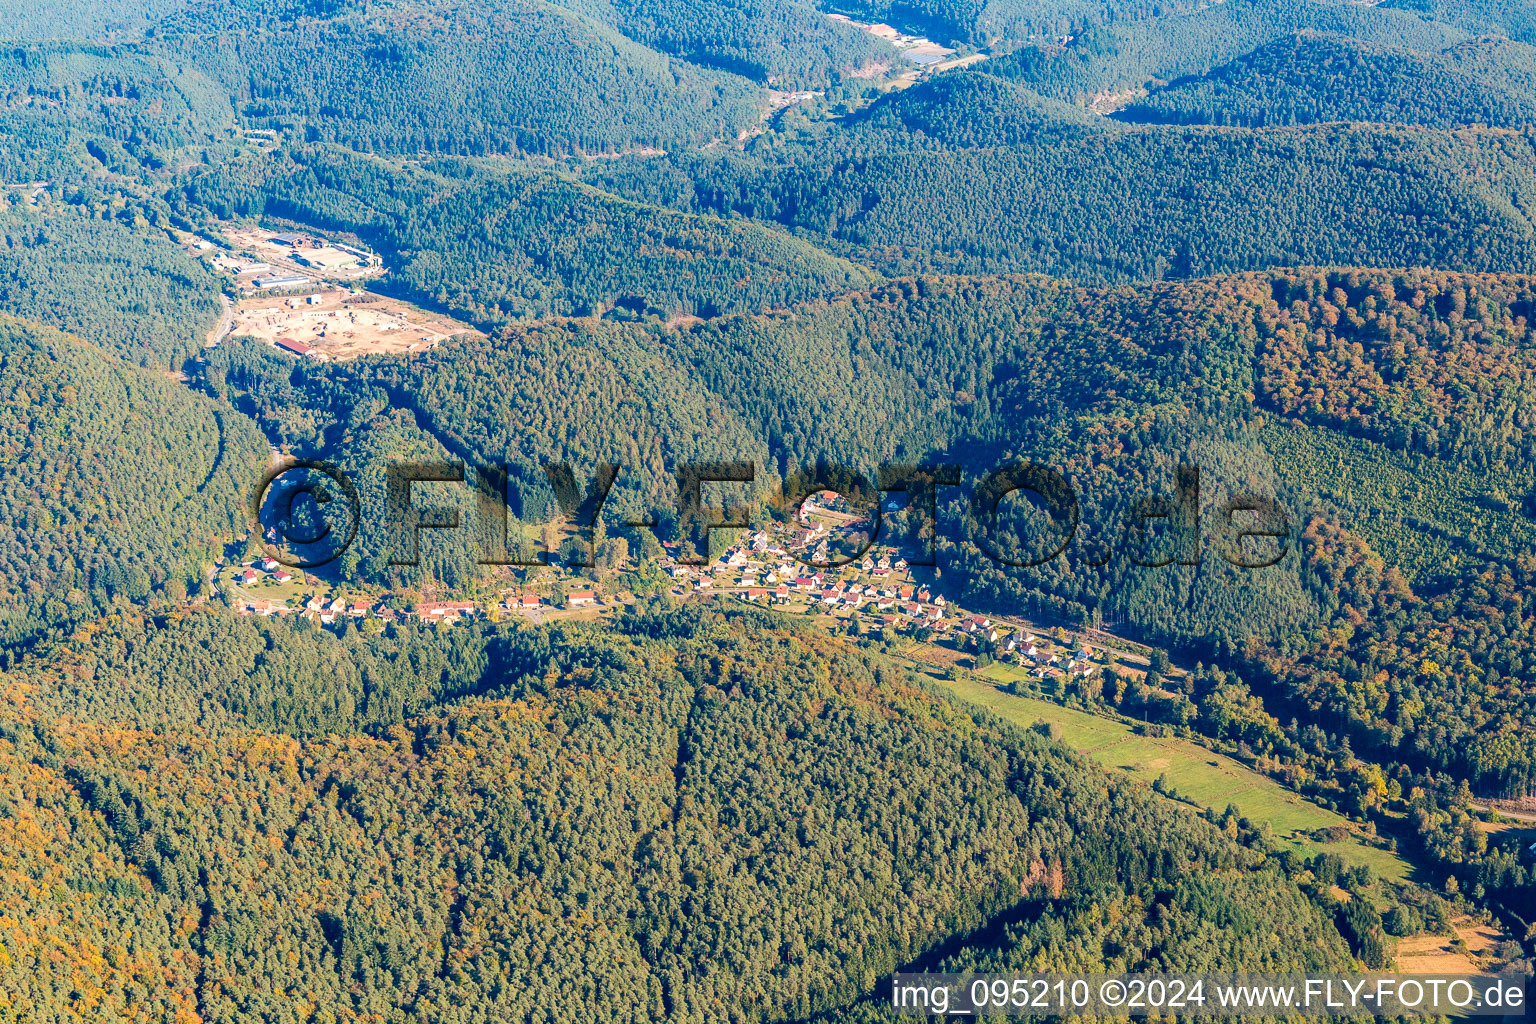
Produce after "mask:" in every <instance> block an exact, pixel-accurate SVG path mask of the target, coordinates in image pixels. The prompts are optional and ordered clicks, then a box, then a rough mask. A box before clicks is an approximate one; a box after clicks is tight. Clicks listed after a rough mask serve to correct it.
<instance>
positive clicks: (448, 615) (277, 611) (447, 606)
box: [240, 590, 598, 625]
mask: <svg viewBox="0 0 1536 1024" xmlns="http://www.w3.org/2000/svg"><path fill="white" fill-rule="evenodd" d="M597 603H598V601H597V595H596V594H595V593H593V592H592V591H590V590H573V591H571V592H570V593H568V594H566V595H565V607H567V608H584V607H589V606H593V605H596V604H597ZM498 604H499V607H500V609H502V610H505V611H508V612H528V611H533V610H535V609H537V608H540V607H543V606H544V602H543V599H542V598H540V597H539V596H538V595H537V594H516V595H513V596H511V597H508V598H506V599H505V600H503V601H500V602H498ZM240 611H241V612H242V613H243V614H246V615H261V616H271V615H301V616H307V617H310V618H313V619H316V620H318V621H319V622H321V623H324V624H325V625H330V624H332V623H335V622H339V621H342V620H344V619H348V618H351V619H363V618H367V617H368V616H370V615H373V616H376V617H378V618H380V619H383V620H385V621H413V620H414V621H418V622H444V621H453V620H455V619H473V618H476V617H478V616H480V615H481V614H482V613H487V614H488V612H489V608H484V609H483V608H482V606H481V605H480V604H478V603H477V602H475V601H422V602H419V603H418V604H417V605H416V606H415V607H414V608H412V609H411V610H410V611H398V610H396V609H394V608H390V607H388V606H387V605H384V604H380V603H377V602H373V601H369V600H365V599H354V600H352V601H348V600H347V599H346V598H344V597H333V598H329V599H328V598H325V597H321V596H319V595H318V594H317V595H314V596H311V597H309V598H307V599H306V600H305V601H304V602H303V603H302V604H300V605H298V606H297V607H295V606H293V605H290V604H289V603H288V602H286V601H274V600H262V599H255V600H246V601H244V602H242V603H241V605H240Z"/></svg>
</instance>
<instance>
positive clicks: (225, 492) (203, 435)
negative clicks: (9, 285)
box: [0, 316, 267, 643]
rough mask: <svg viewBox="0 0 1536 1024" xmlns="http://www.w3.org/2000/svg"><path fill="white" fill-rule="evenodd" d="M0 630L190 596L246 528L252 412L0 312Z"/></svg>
mask: <svg viewBox="0 0 1536 1024" xmlns="http://www.w3.org/2000/svg"><path fill="white" fill-rule="evenodd" d="M0 445H3V446H4V451H3V453H0V466H3V469H0V506H3V514H0V632H3V637H4V640H5V641H6V642H7V643H11V642H15V641H17V640H20V639H24V638H27V637H29V636H30V635H31V634H32V632H33V631H34V630H35V629H36V628H37V627H38V626H40V625H46V624H53V623H57V622H59V621H61V620H68V619H70V618H79V617H82V616H87V615H90V614H93V608H95V607H98V606H100V607H105V606H106V605H108V604H109V603H110V601H111V599H112V598H114V597H125V598H128V599H130V600H137V599H142V598H144V597H146V596H147V595H148V594H149V593H150V592H151V590H163V592H164V593H166V594H172V595H180V596H183V597H184V596H185V595H186V594H187V592H188V589H189V587H192V588H195V587H196V585H197V581H198V580H199V579H201V574H202V572H203V569H202V567H203V565H204V563H211V561H212V559H213V558H214V557H215V556H217V555H220V554H222V553H223V549H224V545H225V544H227V543H228V542H229V541H230V539H231V538H232V537H233V536H234V535H235V534H236V533H237V532H242V531H243V529H244V520H245V511H244V506H245V502H246V495H247V494H248V492H249V490H250V488H251V487H252V486H253V484H254V483H255V481H256V480H257V479H258V478H259V477H260V475H261V471H262V469H263V467H264V466H265V463H266V458H267V446H266V444H265V442H264V441H263V439H262V437H261V434H260V433H259V432H258V431H257V430H256V429H255V427H254V426H253V425H252V424H251V422H250V421H249V420H247V419H246V418H244V417H243V416H240V415H239V414H237V413H235V412H234V411H233V410H230V409H227V408H219V407H218V406H216V405H215V404H214V403H213V402H211V401H209V400H207V399H205V398H203V397H201V396H199V395H196V394H193V393H191V392H190V391H188V390H187V388H186V387H185V386H184V385H182V384H181V383H179V382H177V381H175V380H172V379H170V378H169V377H168V376H167V375H166V374H165V373H164V371H155V370H145V369H140V368H139V367H136V366H133V365H130V364H128V363H124V362H122V361H120V360H118V359H115V358H113V357H111V356H108V355H106V354H105V353H103V352H101V351H99V350H98V349H96V348H94V347H92V346H90V345H88V344H86V343H84V342H82V341H80V340H78V339H76V338H73V337H70V336H68V335H64V334H60V333H59V332H57V331H53V330H49V329H46V328H42V327H37V326H35V325H32V324H28V323H26V322H23V321H19V320H15V319H12V318H10V317H4V316H0Z"/></svg>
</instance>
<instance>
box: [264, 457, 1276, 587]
mask: <svg viewBox="0 0 1536 1024" xmlns="http://www.w3.org/2000/svg"><path fill="white" fill-rule="evenodd" d="M541 468H542V470H543V475H544V477H545V479H546V480H547V481H548V485H549V489H550V490H551V491H552V492H553V495H554V502H555V506H556V508H557V509H558V511H559V514H560V516H561V517H562V518H563V519H564V520H565V522H566V524H567V526H569V527H571V528H572V529H573V530H574V531H575V535H576V536H577V537H578V538H580V540H581V544H580V549H581V551H580V553H578V554H576V555H575V556H574V557H569V558H567V562H568V564H574V565H587V566H590V565H591V564H592V546H593V545H592V541H593V537H594V533H595V527H596V525H597V523H598V521H599V518H600V517H601V516H602V514H603V509H604V505H605V503H606V502H607V500H608V496H609V493H610V492H611V490H612V488H613V486H614V483H615V481H617V480H618V479H619V477H620V474H621V472H622V467H620V466H618V465H615V464H611V463H599V464H598V465H597V467H596V471H595V472H594V474H593V476H592V479H591V480H590V482H589V483H588V484H587V486H586V488H585V491H584V492H583V489H582V487H581V486H580V484H579V483H578V481H577V477H576V473H575V471H574V470H573V469H572V467H571V466H570V465H569V464H566V463H552V464H546V465H544V466H543V467H541ZM675 478H676V483H677V499H676V505H675V513H674V515H673V516H672V517H669V518H670V521H669V523H668V524H667V526H666V527H665V529H666V530H667V531H668V532H670V533H672V534H674V535H675V536H676V537H677V538H678V539H679V540H680V541H685V542H686V545H685V547H684V550H685V551H692V552H700V551H708V550H709V542H710V535H711V534H712V533H713V532H715V531H717V530H744V529H750V528H752V526H753V509H754V508H757V509H759V510H763V509H768V510H772V511H774V512H777V513H778V516H779V518H780V520H781V521H783V522H787V523H789V524H795V523H809V522H810V521H811V514H810V513H811V511H812V510H814V511H815V512H816V513H818V514H819V515H823V516H824V517H829V518H830V521H831V522H832V523H833V524H834V526H833V528H832V529H830V530H829V529H828V528H827V523H826V522H824V521H820V520H818V521H817V522H816V527H817V529H816V530H814V531H813V530H810V529H805V530H803V531H801V532H803V533H806V534H809V535H810V536H808V537H804V538H800V539H801V540H804V541H815V540H816V539H817V535H818V534H819V533H825V534H826V535H827V536H826V537H825V538H824V539H823V540H822V541H821V542H820V543H816V544H810V543H798V544H796V545H794V546H793V547H792V548H790V549H789V550H787V551H786V554H788V555H789V556H791V557H793V558H795V559H796V560H797V561H799V562H801V563H802V564H805V565H808V566H813V567H817V568H826V567H836V566H840V565H847V564H849V563H852V562H855V561H858V560H859V559H861V558H863V557H864V556H865V553H866V552H867V551H868V550H869V549H870V547H872V546H873V545H875V544H876V543H879V542H880V541H881V539H882V532H883V531H884V529H885V522H886V518H887V517H888V516H889V514H890V513H892V512H895V511H899V512H900V513H901V514H902V515H904V516H906V517H907V518H908V525H909V526H910V525H911V517H917V520H918V522H917V524H916V525H917V529H916V531H915V532H916V535H917V536H919V537H922V538H925V545H924V546H925V548H926V550H925V551H924V552H923V553H921V554H914V555H913V556H912V557H911V558H910V559H909V562H910V563H911V564H913V565H933V564H935V559H934V543H933V540H934V538H936V537H937V536H938V535H939V530H940V522H939V514H938V512H939V499H940V495H941V492H943V491H945V490H949V492H950V493H951V494H953V493H954V489H960V493H961V494H962V495H965V498H964V501H963V504H962V505H961V509H962V514H961V516H960V517H959V520H958V522H957V523H950V524H949V525H952V526H954V527H955V528H956V529H957V530H959V531H961V532H963V536H964V539H966V540H968V541H969V542H971V543H972V544H974V545H975V546H976V547H977V548H978V549H979V550H980V551H981V552H982V553H983V554H985V555H986V556H987V557H988V558H990V559H991V560H992V561H993V562H995V563H997V564H999V565H1003V566H1010V567H1015V568H1023V567H1029V566H1038V565H1044V564H1046V563H1048V562H1051V561H1053V560H1055V559H1057V558H1061V557H1063V556H1064V555H1065V554H1066V553H1067V552H1068V549H1069V547H1070V546H1071V545H1072V543H1073V541H1074V539H1077V538H1078V535H1079V531H1080V529H1081V528H1082V526H1083V524H1082V506H1081V503H1080V502H1079V500H1078V496H1077V493H1076V492H1075V491H1074V489H1073V487H1072V486H1071V484H1070V483H1069V482H1068V481H1067V479H1066V477H1065V476H1064V475H1063V474H1062V473H1061V472H1060V471H1059V470H1057V469H1054V468H1052V467H1050V466H1047V465H1043V464H1041V463H1037V462H1029V461H1016V462H1009V463H1006V464H1004V465H1001V466H998V467H996V468H994V469H993V470H991V471H990V472H988V473H985V474H984V475H979V476H977V475H975V474H971V473H968V472H966V471H964V470H963V469H962V468H961V467H959V466H955V465H887V466H882V467H881V468H880V469H879V470H878V471H877V472H876V474H875V478H874V480H873V481H870V480H869V479H868V478H867V477H866V476H865V475H864V474H862V473H860V472H859V471H857V470H852V469H849V468H847V467H841V466H835V465H820V466H818V467H817V468H816V469H815V470H812V471H807V472H800V473H794V474H791V475H790V476H789V477H788V478H787V479H786V480H785V481H784V482H782V483H776V484H775V487H774V489H773V491H772V493H771V494H768V495H763V496H759V497H758V499H757V500H756V501H755V502H754V501H750V500H743V501H739V502H736V503H724V504H723V505H721V506H715V505H711V504H709V503H706V502H705V500H704V488H705V485H739V486H744V485H751V484H754V483H755V482H757V480H758V474H757V467H756V465H755V464H754V463H752V462H749V461H743V462H709V463H685V464H683V465H682V466H680V467H679V468H678V469H677V472H676V474H675ZM510 480H511V475H510V474H509V472H508V469H507V467H505V466H495V465H492V466H475V467H472V468H471V467H469V466H467V465H466V464H465V463H463V462H456V461H444V462H423V461H410V460H401V461H397V462H394V463H391V464H390V465H389V466H388V467H387V468H386V471H385V486H384V495H383V501H382V502H381V503H379V504H380V507H378V508H370V509H365V508H364V501H363V498H362V495H361V492H360V491H359V489H358V487H357V485H356V483H355V482H354V481H353V480H352V478H351V477H350V476H349V475H348V474H347V473H346V472H345V471H344V470H342V469H341V468H340V467H339V466H337V465H336V464H335V463H331V462H326V461H321V460H306V459H287V460H284V461H281V462H279V463H277V464H276V465H274V466H272V467H271V468H270V469H269V470H268V471H267V472H266V473H265V474H264V475H263V477H262V478H261V480H260V481H259V482H258V484H257V486H256V488H255V489H254V491H253V493H252V497H251V505H250V510H249V512H250V518H251V524H252V529H253V530H254V531H256V534H257V535H259V536H261V537H262V539H263V541H264V543H265V546H266V548H267V551H268V553H269V554H270V555H271V556H272V557H273V558H274V559H276V560H277V561H279V562H282V563H283V564H284V565H288V566H292V567H296V568H305V569H309V568H317V567H319V566H322V565H325V564H327V563H329V562H332V561H334V560H336V559H337V558H340V557H341V556H342V555H343V554H344V553H345V552H346V551H347V550H348V548H349V547H351V546H352V545H353V543H354V542H356V541H357V539H358V537H359V536H360V535H362V534H363V532H364V531H365V530H369V531H374V530H376V531H378V532H379V534H380V537H379V539H380V540H382V541H383V542H384V545H385V548H386V550H387V551H388V552H389V564H391V565H401V566H408V565H418V564H420V561H421V547H422V536H421V535H422V531H424V530H433V531H453V530H466V529H467V530H473V531H474V546H475V549H476V551H477V557H478V561H479V562H480V563H481V564H483V565H530V566H531V565H545V564H548V562H549V560H550V557H551V552H549V551H547V550H537V551H531V552H530V551H527V550H525V547H526V545H524V544H522V543H519V542H516V541H515V540H514V539H513V538H512V536H511V535H510V534H509V525H510V522H511V508H512V503H511V501H510V500H509V481H510ZM416 484H452V485H455V486H461V487H464V488H465V489H466V491H467V492H468V494H469V495H470V496H472V498H473V503H472V511H470V512H469V513H468V514H467V515H466V514H461V512H460V510H459V509H458V508H447V507H441V506H437V505H431V504H425V503H422V502H420V501H419V500H418V497H419V495H418V494H417V493H416V492H415V491H413V487H414V485H416ZM967 492H968V493H967ZM520 507H525V506H523V505H521V504H520ZM1122 507H1123V514H1122V517H1121V518H1122V520H1123V522H1122V523H1121V524H1120V529H1119V530H1113V529H1109V530H1100V531H1098V538H1097V539H1096V540H1095V541H1093V543H1091V544H1080V545H1079V547H1078V549H1077V550H1076V551H1075V552H1074V554H1073V556H1072V557H1073V558H1074V559H1075V560H1076V561H1078V562H1080V563H1081V564H1084V565H1087V566H1102V565H1105V564H1107V563H1108V562H1110V561H1111V560H1112V559H1114V558H1116V557H1117V556H1118V557H1123V558H1125V559H1126V560H1127V561H1129V562H1130V563H1132V564H1135V565H1139V566H1144V567H1149V568H1156V567H1160V566H1166V565H1197V564H1199V563H1200V562H1201V561H1202V560H1203V558H1204V557H1205V555H1206V553H1207V551H1208V550H1209V551H1211V552H1213V553H1214V554H1215V555H1217V556H1218V557H1220V558H1221V559H1222V560H1224V561H1226V562H1228V563H1230V564H1232V565H1235V566H1238V567H1241V568H1245V569H1262V568H1267V567H1269V566H1272V565H1275V564H1276V563H1278V562H1279V561H1280V560H1281V559H1282V558H1283V557H1284V556H1285V554H1286V552H1287V550H1288V549H1289V540H1290V536H1291V529H1290V521H1289V518H1288V517H1287V515H1286V513H1285V511H1284V509H1283V508H1281V506H1280V505H1279V503H1278V502H1277V501H1276V500H1275V499H1274V498H1273V497H1271V496H1269V495H1262V494H1246V493H1238V494H1231V495H1228V496H1226V497H1225V498H1224V499H1223V500H1221V501H1220V502H1207V503H1205V504H1202V499H1201V473H1200V469H1199V467H1197V466H1191V465H1183V464H1180V465H1179V466H1178V467H1177V469H1176V471H1175V474H1174V485H1173V489H1172V492H1171V493H1168V494H1151V495H1144V496H1139V497H1135V498H1134V499H1132V500H1130V501H1129V502H1127V503H1125V504H1124V505H1123V506H1122ZM1202 517H1204V518H1205V520H1207V521H1211V522H1213V523H1214V529H1213V530H1212V531H1211V534H1210V535H1209V536H1206V535H1204V534H1203V533H1202ZM604 521H605V522H609V520H604ZM1021 524H1023V525H1021ZM616 525H619V526H622V527H624V528H627V529H630V530H653V531H654V530H660V529H663V524H662V522H661V517H659V516H652V517H648V518H629V519H625V520H622V521H621V522H619V523H617V524H616ZM833 539H836V540H838V541H839V543H836V544H832V543H830V541H831V540H833ZM679 561H681V562H684V563H689V562H692V563H694V564H702V563H703V562H704V561H705V559H704V558H703V557H702V556H697V555H694V556H692V557H690V556H689V555H686V554H685V555H683V556H681V557H680V558H679Z"/></svg>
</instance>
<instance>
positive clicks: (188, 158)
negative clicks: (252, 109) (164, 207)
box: [0, 43, 236, 182]
mask: <svg viewBox="0 0 1536 1024" xmlns="http://www.w3.org/2000/svg"><path fill="white" fill-rule="evenodd" d="M235 134H236V127H235V114H234V109H233V108H232V106H231V105H230V98H229V96H228V95H227V94H226V93H225V91H224V89H223V88H222V87H221V86H219V85H218V84H217V83H216V82H214V81H213V80H212V79H210V78H208V77H207V76H206V75H204V74H202V73H201V72H199V71H198V70H197V69H195V68H193V67H191V66H189V65H187V64H185V63H182V62H180V61H178V60H176V59H173V58H168V57H157V56H149V55H144V54H140V53H136V52H134V51H133V50H131V49H128V48H125V47H117V48H108V47H100V46H82V45H79V44H75V43H46V44H38V45H30V46H25V47H20V46H18V47H12V48H7V49H6V50H5V51H4V52H3V53H0V181H3V182H30V181H57V180H59V179H61V178H62V179H72V178H80V177H83V176H85V175H87V174H95V173H100V172H102V171H106V172H110V173H112V174H115V175H122V176H125V177H128V178H134V179H138V178H149V177H153V176H163V175H165V174H167V173H170V172H173V171H175V170H177V169H180V168H182V167H185V166H187V165H189V164H197V163H203V162H214V161H218V160H221V159H224V158H227V157H228V156H229V155H230V153H231V151H232V148H231V145H232V144H231V140H232V138H233V137H234V135H235Z"/></svg>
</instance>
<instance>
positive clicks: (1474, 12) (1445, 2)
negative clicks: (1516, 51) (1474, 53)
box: [1382, 0, 1536, 45]
mask: <svg viewBox="0 0 1536 1024" xmlns="http://www.w3.org/2000/svg"><path fill="white" fill-rule="evenodd" d="M1382 6H1383V7H1390V8H1396V9H1398V10H1403V11H1412V12H1414V13H1415V14H1419V15H1421V16H1423V17H1426V18H1432V19H1434V20H1436V21H1442V22H1446V23H1447V24H1451V25H1455V26H1457V27H1459V28H1462V29H1465V30H1466V31H1468V32H1473V33H1476V34H1478V35H1489V34H1497V35H1504V36H1508V37H1509V38H1511V39H1517V40H1519V41H1521V42H1525V43H1531V44H1533V45H1536V2H1533V0H1384V2H1383V4H1382Z"/></svg>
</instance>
